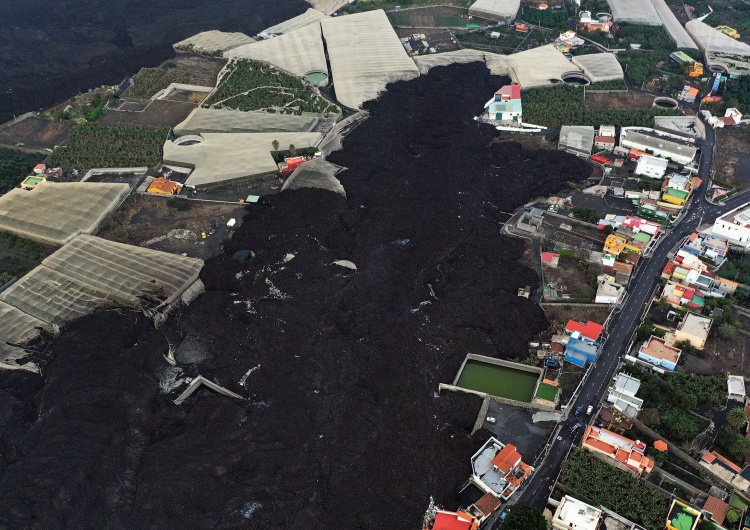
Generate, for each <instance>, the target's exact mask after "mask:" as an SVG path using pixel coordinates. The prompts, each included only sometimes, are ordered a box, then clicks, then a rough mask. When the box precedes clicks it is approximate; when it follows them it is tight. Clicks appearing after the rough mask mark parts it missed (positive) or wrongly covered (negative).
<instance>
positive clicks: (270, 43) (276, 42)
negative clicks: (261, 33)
mask: <svg viewBox="0 0 750 530" xmlns="http://www.w3.org/2000/svg"><path fill="white" fill-rule="evenodd" d="M224 57H226V58H228V59H255V60H257V61H265V62H267V63H270V64H272V65H274V66H278V67H279V68H282V69H284V70H286V71H287V72H290V73H292V74H294V75H297V76H300V77H302V76H304V75H305V74H307V73H309V72H312V71H321V72H328V66H327V65H326V56H325V51H324V50H323V39H322V36H321V30H320V25H319V24H317V23H315V24H309V25H306V26H304V27H302V28H299V29H296V30H294V31H292V32H290V33H285V34H284V35H281V36H279V37H274V38H271V39H266V40H262V41H258V42H252V43H250V44H245V45H243V46H239V47H236V48H233V49H231V50H229V51H227V52H225V53H224Z"/></svg>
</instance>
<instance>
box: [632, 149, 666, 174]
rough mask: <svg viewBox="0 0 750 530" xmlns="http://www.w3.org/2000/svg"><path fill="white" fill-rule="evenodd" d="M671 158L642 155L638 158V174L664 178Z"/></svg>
mask: <svg viewBox="0 0 750 530" xmlns="http://www.w3.org/2000/svg"><path fill="white" fill-rule="evenodd" d="M668 165H669V160H667V159H666V158H659V157H658V156H651V155H641V157H640V158H639V159H638V165H637V166H636V168H635V174H636V175H645V176H647V177H651V178H652V179H661V178H664V174H665V173H666V172H667V166H668Z"/></svg>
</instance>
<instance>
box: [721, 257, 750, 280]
mask: <svg viewBox="0 0 750 530" xmlns="http://www.w3.org/2000/svg"><path fill="white" fill-rule="evenodd" d="M717 274H718V275H719V276H721V277H722V278H726V279H728V280H732V281H735V282H740V283H744V284H746V285H748V284H750V254H739V255H735V254H730V256H729V259H727V260H726V261H725V262H724V264H723V265H722V266H721V268H720V269H719V270H718V272H717Z"/></svg>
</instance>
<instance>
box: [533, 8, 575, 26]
mask: <svg viewBox="0 0 750 530" xmlns="http://www.w3.org/2000/svg"><path fill="white" fill-rule="evenodd" d="M523 21H524V22H528V23H529V24H534V25H536V26H542V27H543V28H547V29H553V30H559V31H566V30H567V29H568V14H567V13H566V12H565V11H564V10H562V9H534V8H533V7H527V8H526V9H524V11H523Z"/></svg>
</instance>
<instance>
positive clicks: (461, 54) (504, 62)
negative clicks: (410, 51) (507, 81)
mask: <svg viewBox="0 0 750 530" xmlns="http://www.w3.org/2000/svg"><path fill="white" fill-rule="evenodd" d="M412 59H414V62H415V63H416V64H417V67H419V72H420V73H422V74H426V73H427V72H429V71H430V69H431V68H434V67H435V66H447V65H449V64H454V63H458V64H465V63H473V62H477V61H481V62H483V63H485V64H486V65H487V68H488V69H489V70H490V72H491V73H492V74H493V75H508V76H511V77H515V73H514V72H513V70H512V69H511V68H510V65H509V63H508V56H507V55H500V54H497V53H491V52H482V51H479V50H472V49H469V48H465V49H463V50H455V51H452V52H445V53H431V54H429V55H415V56H413V57H412Z"/></svg>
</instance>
